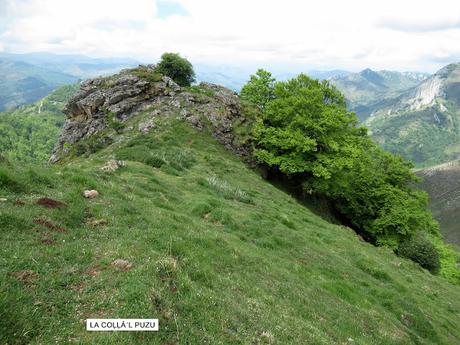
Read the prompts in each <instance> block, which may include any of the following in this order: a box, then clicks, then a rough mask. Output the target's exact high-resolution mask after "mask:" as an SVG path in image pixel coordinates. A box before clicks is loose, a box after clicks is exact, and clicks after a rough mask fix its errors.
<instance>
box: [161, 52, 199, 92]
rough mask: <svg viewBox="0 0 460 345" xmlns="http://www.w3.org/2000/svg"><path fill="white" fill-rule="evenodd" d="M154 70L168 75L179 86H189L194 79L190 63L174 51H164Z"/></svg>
mask: <svg viewBox="0 0 460 345" xmlns="http://www.w3.org/2000/svg"><path fill="white" fill-rule="evenodd" d="M156 71H157V72H159V73H161V74H163V75H166V76H168V77H170V78H171V79H172V80H174V81H175V82H176V83H177V84H179V85H180V86H190V84H191V83H193V82H194V81H195V72H194V71H193V66H192V64H191V63H190V62H189V61H188V60H187V59H185V58H183V57H181V56H180V55H179V54H176V53H164V54H163V55H162V56H161V60H160V62H159V63H158V65H157V67H156Z"/></svg>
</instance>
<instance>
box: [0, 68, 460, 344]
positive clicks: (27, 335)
mask: <svg viewBox="0 0 460 345" xmlns="http://www.w3.org/2000/svg"><path fill="white" fill-rule="evenodd" d="M153 72H154V71H152V69H151V68H150V67H149V66H143V67H139V68H137V69H134V70H128V71H124V72H121V73H120V74H117V75H115V76H111V77H104V78H97V79H95V80H90V81H87V82H85V83H83V84H82V85H81V89H80V90H79V92H77V93H76V94H75V95H74V96H73V97H72V98H71V99H70V100H69V102H68V103H67V105H66V106H65V112H66V114H67V124H66V127H65V129H64V131H63V133H62V135H61V138H60V140H59V142H58V145H57V146H56V150H55V155H56V157H55V158H57V161H56V163H55V164H52V165H50V166H46V167H40V166H29V165H26V164H15V163H14V162H9V161H7V160H5V159H3V158H2V159H0V193H1V196H2V201H1V202H0V227H1V228H2V229H3V232H2V235H3V236H4V237H3V238H2V240H3V241H4V243H7V244H8V245H5V246H2V247H1V248H0V251H2V257H3V258H5V260H3V261H2V263H1V265H0V273H1V275H0V317H1V318H2V320H3V321H4V322H2V323H0V341H1V342H6V343H11V342H13V341H16V342H17V341H20V342H22V343H32V344H33V343H36V344H38V343H55V342H58V343H63V342H68V341H74V342H78V343H80V344H94V343H103V342H105V343H123V344H141V343H145V342H149V343H154V344H170V343H190V344H196V343H203V342H207V343H213V344H214V343H221V344H235V343H254V344H274V343H280V344H305V343H313V344H324V345H326V344H328V345H329V344H331V345H332V344H334V345H335V344H342V343H343V344H348V343H356V344H366V345H367V344H369V345H372V344H375V345H395V344H399V345H408V344H417V345H431V344H446V345H450V344H452V343H456V342H458V341H459V339H460V332H459V329H458V327H456V325H457V324H458V322H457V321H458V320H460V314H459V313H458V310H460V305H459V303H460V291H459V290H458V288H457V286H453V285H451V284H449V283H448V282H447V281H446V280H444V279H442V278H441V277H439V276H434V275H432V274H430V273H429V272H428V271H426V270H424V269H422V268H420V266H419V265H417V264H415V263H414V262H412V261H409V260H406V259H404V258H400V257H397V256H396V255H395V254H394V252H393V251H391V250H389V249H387V248H383V247H382V248H376V247H374V246H372V245H371V244H369V243H366V242H364V241H362V239H360V237H359V236H357V235H356V233H355V232H354V231H353V230H351V229H349V228H347V227H345V226H340V225H334V224H331V223H328V222H327V221H325V220H324V219H322V218H321V217H320V216H318V215H315V214H313V213H312V211H311V210H309V209H308V208H306V207H305V205H304V204H302V203H301V202H299V201H298V200H296V199H295V198H293V197H292V196H291V195H289V194H287V193H285V192H284V191H283V190H281V189H279V188H276V186H275V185H274V184H271V183H269V182H267V181H266V180H264V179H263V178H262V177H261V176H260V174H259V173H258V172H257V171H255V170H254V169H252V168H250V167H249V166H248V165H247V164H245V163H243V161H242V160H241V159H240V157H238V156H237V155H235V154H234V152H236V153H238V150H241V149H244V147H245V145H246V144H247V140H246V139H247V138H246V135H247V133H246V132H245V130H246V129H247V124H248V123H250V121H251V119H252V117H251V111H252V110H251V108H246V107H245V106H244V104H242V103H240V101H239V98H238V96H237V95H236V94H235V93H234V92H232V91H231V90H228V89H225V88H223V87H220V86H216V85H212V84H206V83H205V84H201V85H199V86H192V87H178V86H177V84H175V83H174V82H173V81H171V79H169V78H166V77H164V76H159V75H155V73H153ZM243 115H244V116H243ZM105 139H108V140H107V141H106V140H105ZM240 152H244V150H243V151H240ZM243 157H244V154H243ZM114 162H115V163H114ZM88 190H96V191H97V194H96V193H91V195H93V196H92V198H86V197H85V195H86V194H85V193H84V192H85V191H88ZM87 195H89V194H87ZM5 199H6V200H5ZM40 200H41V201H40ZM48 205H54V206H53V207H54V208H53V207H48ZM45 206H46V207H45ZM50 311H51V312H50ZM95 317H98V318H142V317H155V318H158V319H159V323H160V331H159V332H145V333H143V334H140V335H136V336H133V334H132V333H129V332H86V330H85V327H84V320H85V319H87V318H95ZM274 325H276V326H274Z"/></svg>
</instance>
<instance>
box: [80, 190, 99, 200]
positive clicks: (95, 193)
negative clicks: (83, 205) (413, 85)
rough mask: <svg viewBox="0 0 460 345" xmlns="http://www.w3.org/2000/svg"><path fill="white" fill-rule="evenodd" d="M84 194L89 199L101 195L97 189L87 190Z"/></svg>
mask: <svg viewBox="0 0 460 345" xmlns="http://www.w3.org/2000/svg"><path fill="white" fill-rule="evenodd" d="M83 195H84V197H85V198H87V199H94V198H97V197H98V196H99V192H98V191H97V190H94V189H92V190H85V191H84V192H83Z"/></svg>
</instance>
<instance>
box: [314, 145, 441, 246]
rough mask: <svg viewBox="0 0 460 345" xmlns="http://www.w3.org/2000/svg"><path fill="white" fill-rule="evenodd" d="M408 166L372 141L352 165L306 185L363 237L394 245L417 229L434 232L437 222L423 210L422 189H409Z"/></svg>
mask: <svg viewBox="0 0 460 345" xmlns="http://www.w3.org/2000/svg"><path fill="white" fill-rule="evenodd" d="M411 167H412V165H411V164H410V163H409V162H406V161H404V160H403V159H401V158H400V157H397V156H394V155H392V154H390V153H388V152H385V151H383V150H382V149H380V148H379V147H377V146H376V145H375V144H373V143H372V142H371V141H368V142H367V144H366V145H365V146H363V147H362V151H361V154H360V155H359V156H358V158H357V159H355V160H354V161H353V168H352V169H343V170H341V171H340V172H338V173H337V174H336V175H335V176H334V178H333V179H330V180H328V181H326V183H323V182H322V181H318V180H315V181H313V182H312V183H311V184H310V185H309V186H310V188H313V189H314V190H315V191H319V192H321V193H324V194H326V195H327V196H329V197H331V198H332V199H333V200H334V204H335V206H336V208H337V209H338V210H339V211H340V212H341V213H342V214H344V215H345V216H346V217H347V218H348V219H349V221H350V222H351V223H352V224H353V225H354V226H355V227H356V228H357V229H359V230H360V231H361V232H363V233H364V235H365V237H366V238H367V239H368V240H370V241H372V242H373V243H376V244H378V245H386V246H389V247H391V248H393V249H396V248H397V246H398V243H400V242H401V241H403V240H404V239H405V238H408V237H410V236H412V235H414V234H415V233H416V232H417V231H418V230H419V229H422V230H424V231H427V232H430V233H433V234H437V233H438V232H439V227H438V224H437V223H436V222H435V221H434V220H433V218H432V216H431V213H430V212H429V211H428V210H427V204H428V199H427V195H426V193H424V192H422V191H420V190H417V189H414V188H413V187H412V185H413V183H414V182H416V181H418V178H417V177H416V176H415V175H414V174H413V173H412V171H411Z"/></svg>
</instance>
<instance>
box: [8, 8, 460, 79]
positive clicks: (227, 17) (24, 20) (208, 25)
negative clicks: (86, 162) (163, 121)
mask: <svg viewBox="0 0 460 345" xmlns="http://www.w3.org/2000/svg"><path fill="white" fill-rule="evenodd" d="M162 1H164V0H162ZM172 2H177V3H179V4H180V5H181V6H182V7H183V8H184V9H185V12H186V13H188V15H186V16H184V15H171V16H169V17H167V18H159V17H158V15H157V14H158V11H157V8H158V7H157V4H156V3H155V1H154V0H130V1H113V0H112V1H110V0H66V1H62V0H19V1H18V0H0V11H1V12H0V45H3V46H4V48H5V49H6V50H9V51H17V52H27V51H53V52H57V53H63V52H65V53H82V54H88V55H94V56H130V57H133V58H142V59H156V58H157V57H158V56H159V55H160V54H161V53H162V52H164V51H177V52H180V53H182V54H184V55H186V56H188V57H189V58H191V59H192V60H194V61H203V62H206V61H208V62H209V61H213V62H222V63H235V64H245V63H253V64H255V65H257V64H259V65H267V64H284V65H286V66H288V65H289V66H294V65H295V66H302V67H304V68H305V69H314V68H324V69H326V68H346V69H361V68H364V67H371V68H376V69H379V68H386V69H401V70H429V71H433V70H435V69H437V68H439V67H441V66H442V65H443V64H445V62H446V61H447V60H448V59H449V57H452V58H455V57H458V56H460V46H459V45H458V42H459V39H460V27H459V26H460V25H457V24H459V23H460V2H459V1H458V0H438V1H436V2H433V1H425V0H418V1H415V0H406V1H400V0H386V1H379V2H376V1H363V0H349V1H343V0H322V1H302V0H283V1H279V0H276V1H270V0H264V1H262V0H252V1H248V0H219V1H216V0H176V1H172Z"/></svg>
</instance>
